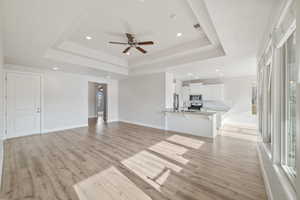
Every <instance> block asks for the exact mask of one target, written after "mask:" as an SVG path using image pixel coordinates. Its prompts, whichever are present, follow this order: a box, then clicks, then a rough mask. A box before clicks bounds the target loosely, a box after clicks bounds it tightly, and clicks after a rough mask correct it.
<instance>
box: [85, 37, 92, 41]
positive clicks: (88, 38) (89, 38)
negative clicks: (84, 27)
mask: <svg viewBox="0 0 300 200" xmlns="http://www.w3.org/2000/svg"><path fill="white" fill-rule="evenodd" d="M85 39H87V40H91V39H93V38H92V37H91V36H86V37H85Z"/></svg>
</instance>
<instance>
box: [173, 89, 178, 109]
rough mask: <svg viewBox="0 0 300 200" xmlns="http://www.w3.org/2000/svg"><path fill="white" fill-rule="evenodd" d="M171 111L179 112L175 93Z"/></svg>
mask: <svg viewBox="0 0 300 200" xmlns="http://www.w3.org/2000/svg"><path fill="white" fill-rule="evenodd" d="M173 109H174V111H178V110H179V95H178V94H176V93H174V95H173Z"/></svg>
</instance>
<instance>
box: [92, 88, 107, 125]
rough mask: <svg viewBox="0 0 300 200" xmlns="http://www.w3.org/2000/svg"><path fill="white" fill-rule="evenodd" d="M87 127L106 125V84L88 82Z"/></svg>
mask: <svg viewBox="0 0 300 200" xmlns="http://www.w3.org/2000/svg"><path fill="white" fill-rule="evenodd" d="M88 84H89V86H88V87H89V89H88V91H89V94H88V96H89V101H88V107H89V108H88V110H89V126H95V125H102V124H105V123H107V84H104V83H95V82H89V83H88Z"/></svg>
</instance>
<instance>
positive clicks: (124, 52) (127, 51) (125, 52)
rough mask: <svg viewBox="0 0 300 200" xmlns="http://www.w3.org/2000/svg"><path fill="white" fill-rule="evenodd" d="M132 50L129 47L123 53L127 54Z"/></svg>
mask: <svg viewBox="0 0 300 200" xmlns="http://www.w3.org/2000/svg"><path fill="white" fill-rule="evenodd" d="M130 48H131V47H127V48H126V49H125V50H124V51H123V53H127V52H128V51H129V50H130Z"/></svg>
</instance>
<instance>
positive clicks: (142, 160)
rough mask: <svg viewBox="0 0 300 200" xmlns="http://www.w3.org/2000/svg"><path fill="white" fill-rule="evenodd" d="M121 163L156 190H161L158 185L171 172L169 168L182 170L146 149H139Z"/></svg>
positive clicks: (176, 170) (177, 170)
mask: <svg viewBox="0 0 300 200" xmlns="http://www.w3.org/2000/svg"><path fill="white" fill-rule="evenodd" d="M122 164H123V165H125V166H126V167H127V168H128V169H130V170H131V171H132V172H134V173H135V174H136V175H138V176H139V177H140V178H141V179H143V180H144V181H146V182H147V183H148V184H150V185H151V186H152V187H154V188H155V189H156V190H158V191H161V190H160V187H161V185H163V183H164V182H165V181H166V180H167V178H168V177H169V175H170V174H171V170H172V171H175V172H180V171H181V170H182V168H181V167H179V166H177V165H175V164H173V163H171V162H168V161H166V160H164V159H162V158H160V157H158V156H156V155H153V154H151V153H149V152H147V151H141V152H139V153H137V154H136V155H134V156H132V157H130V158H128V159H126V160H123V161H122Z"/></svg>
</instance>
